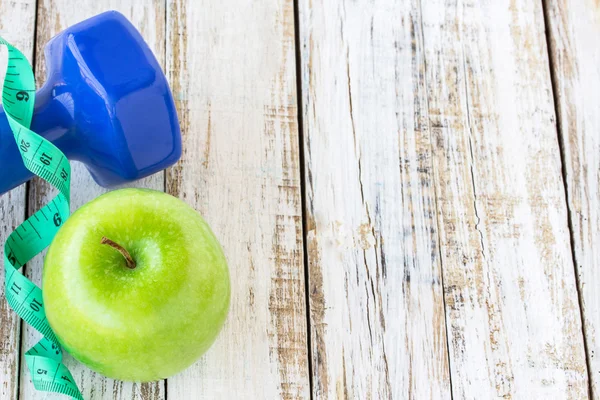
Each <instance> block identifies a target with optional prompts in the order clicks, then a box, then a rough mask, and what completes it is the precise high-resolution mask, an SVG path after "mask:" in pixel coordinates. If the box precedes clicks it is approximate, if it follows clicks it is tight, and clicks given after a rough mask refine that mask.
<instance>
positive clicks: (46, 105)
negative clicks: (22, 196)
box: [0, 82, 77, 194]
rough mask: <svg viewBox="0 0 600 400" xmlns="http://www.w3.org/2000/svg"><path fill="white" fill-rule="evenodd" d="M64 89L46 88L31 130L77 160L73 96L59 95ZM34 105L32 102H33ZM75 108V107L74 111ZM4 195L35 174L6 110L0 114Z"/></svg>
mask: <svg viewBox="0 0 600 400" xmlns="http://www.w3.org/2000/svg"><path fill="white" fill-rule="evenodd" d="M60 88H61V85H55V84H53V83H52V82H46V84H45V85H44V86H43V87H42V88H41V89H40V90H38V91H37V93H36V95H35V108H34V114H33V119H32V120H31V128H30V129H31V130H32V131H34V132H35V133H37V134H39V135H41V136H43V137H44V138H46V139H47V140H49V141H51V142H52V143H54V145H56V146H57V147H58V148H59V149H61V150H62V152H63V153H65V155H66V156H67V157H68V158H69V159H77V149H76V147H77V141H76V140H75V130H74V123H73V118H72V117H71V111H72V110H71V111H70V110H69V105H72V104H73V102H72V101H71V100H72V98H71V96H70V93H59V91H60ZM30 101H31V100H30ZM70 108H72V107H70ZM0 160H2V161H1V164H0V194H3V193H5V192H8V191H9V190H11V189H13V188H15V187H17V186H19V185H21V184H22V183H25V182H27V181H28V180H30V179H31V178H32V177H33V174H32V173H31V172H30V171H29V170H28V169H27V168H25V165H23V161H22V159H21V154H20V153H19V151H18V149H17V142H16V141H15V139H14V136H13V132H12V130H11V128H10V126H9V124H8V120H7V118H6V114H5V113H4V109H2V110H1V111H0Z"/></svg>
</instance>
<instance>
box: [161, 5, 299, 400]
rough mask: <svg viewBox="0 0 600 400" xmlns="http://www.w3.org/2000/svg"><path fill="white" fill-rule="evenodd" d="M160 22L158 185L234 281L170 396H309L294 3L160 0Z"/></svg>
mask: <svg viewBox="0 0 600 400" xmlns="http://www.w3.org/2000/svg"><path fill="white" fill-rule="evenodd" d="M167 26H168V28H167V30H168V42H167V60H168V73H169V79H170V82H171V86H172V89H173V92H174V96H175V98H176V103H177V107H178V110H179V115H180V122H181V127H182V133H183V157H182V160H181V162H180V163H179V164H178V165H177V166H176V167H174V168H172V169H171V170H169V172H168V173H167V190H168V192H169V193H171V194H173V195H175V196H178V197H179V198H181V199H183V200H184V201H186V202H187V203H188V204H190V205H192V206H193V207H195V208H196V209H197V210H198V211H199V212H200V213H201V214H202V215H203V216H204V217H205V218H206V219H207V221H208V222H209V223H210V224H211V226H212V228H213V230H214V232H215V234H216V235H217V237H218V238H219V239H220V240H221V243H222V244H223V248H224V251H225V255H226V256H227V259H228V262H229V267H230V271H231V284H232V301H231V310H230V315H229V318H228V320H227V322H226V324H225V327H224V330H223V332H222V333H221V335H220V336H219V338H218V339H217V342H216V343H215V345H214V346H213V347H212V348H211V350H209V352H208V353H207V354H206V355H205V356H204V357H203V358H201V359H200V361H198V362H197V363H196V364H195V365H194V366H193V367H191V368H189V369H187V370H186V371H184V372H183V373H181V374H180V375H177V376H175V377H174V378H172V379H169V382H168V393H167V395H168V396H167V397H168V398H171V399H216V398H224V399H225V398H243V399H276V398H283V399H300V398H308V397H309V379H308V365H307V364H308V356H307V351H308V345H307V340H306V314H305V296H304V279H303V278H304V271H303V256H302V254H303V251H302V249H303V247H302V246H303V244H302V221H301V218H302V217H301V215H302V210H301V196H300V169H299V168H300V166H299V149H298V124H297V106H296V91H295V82H296V77H295V63H294V14H293V3H292V1H291V0H276V1H268V2H247V1H240V0H223V1H220V2H214V1H211V0H201V1H185V0H169V1H168V16H167Z"/></svg>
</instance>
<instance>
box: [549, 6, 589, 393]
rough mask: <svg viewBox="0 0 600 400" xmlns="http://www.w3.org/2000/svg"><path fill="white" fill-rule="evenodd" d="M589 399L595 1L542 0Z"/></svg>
mask: <svg viewBox="0 0 600 400" xmlns="http://www.w3.org/2000/svg"><path fill="white" fill-rule="evenodd" d="M545 6H546V18H547V21H548V25H549V26H548V29H549V38H550V57H551V61H552V66H553V74H554V84H555V85H554V93H555V99H556V109H557V112H558V122H559V132H560V139H561V144H562V150H563V163H564V169H565V172H566V175H565V177H566V183H567V189H568V200H569V213H570V217H571V227H572V235H573V244H574V254H575V262H576V268H577V274H578V277H579V280H578V284H579V292H580V296H581V307H582V312H583V321H584V332H585V337H586V343H587V357H588V368H589V374H590V383H591V391H592V393H591V394H592V396H591V397H592V398H595V399H598V398H600V338H599V337H598V335H599V334H600V295H599V294H598V287H600V186H599V184H600V112H599V111H600V48H599V47H598V38H599V37H600V2H598V1H597V0H548V1H546V2H545Z"/></svg>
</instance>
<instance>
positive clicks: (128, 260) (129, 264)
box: [100, 237, 136, 269]
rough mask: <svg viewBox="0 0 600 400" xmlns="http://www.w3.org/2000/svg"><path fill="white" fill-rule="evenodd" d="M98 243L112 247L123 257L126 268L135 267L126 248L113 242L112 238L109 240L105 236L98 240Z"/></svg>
mask: <svg viewBox="0 0 600 400" xmlns="http://www.w3.org/2000/svg"><path fill="white" fill-rule="evenodd" d="M100 244H106V245H108V246H110V247H112V248H113V249H115V250H117V251H118V252H119V253H121V254H122V255H123V257H124V258H125V261H126V263H127V268H129V269H135V267H136V265H135V261H134V260H133V258H132V257H131V254H129V252H128V251H127V250H125V248H124V247H123V246H121V245H120V244H118V243H115V242H113V241H112V240H110V239H109V238H107V237H103V238H102V240H101V241H100Z"/></svg>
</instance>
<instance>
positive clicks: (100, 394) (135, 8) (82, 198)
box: [20, 0, 166, 400]
mask: <svg viewBox="0 0 600 400" xmlns="http://www.w3.org/2000/svg"><path fill="white" fill-rule="evenodd" d="M108 10H117V11H120V12H121V13H123V15H125V16H126V17H127V18H129V19H130V21H131V22H132V23H133V24H134V25H135V26H136V27H137V28H138V29H139V30H140V32H141V33H142V36H143V37H144V39H145V40H146V42H147V43H148V45H149V46H150V48H151V49H152V50H153V52H154V54H155V55H156V58H157V59H158V60H159V62H160V63H162V65H164V61H165V32H166V26H165V12H166V10H165V4H164V1H160V0H153V1H150V0H148V1H143V2H140V1H136V0H102V1H98V0H85V1H78V2H77V3H76V4H75V3H73V2H72V1H69V0H39V1H38V12H37V24H38V26H37V41H36V43H37V49H36V60H37V62H36V77H37V80H38V85H40V84H42V83H43V81H44V80H45V75H46V73H45V60H44V57H43V49H44V46H45V45H46V43H47V42H48V40H49V39H50V38H51V37H52V36H54V35H55V34H57V33H58V32H60V31H62V30H63V29H66V28H67V27H69V26H71V25H73V24H75V23H77V22H79V21H82V20H84V19H86V18H89V17H92V16H94V15H97V14H100V13H101V12H104V11H108ZM72 164H73V173H72V191H71V193H72V194H71V198H72V202H71V211H75V210H76V209H77V208H79V207H80V206H82V205H83V204H85V203H87V202H88V201H90V200H92V199H94V198H95V197H97V196H99V195H100V194H102V193H104V192H106V190H105V189H103V188H101V187H99V186H98V185H96V183H94V181H93V179H92V178H91V176H90V175H89V173H88V172H87V170H86V168H85V167H84V166H83V165H82V164H80V163H72ZM129 186H136V187H147V188H153V189H157V190H164V173H158V174H155V175H153V176H151V177H148V178H146V179H144V180H142V181H140V182H136V183H134V184H132V185H129ZM54 195H55V192H54V191H53V190H50V187H49V185H47V184H46V183H45V182H42V181H40V180H37V179H36V181H35V184H33V185H32V186H31V191H30V198H29V199H30V203H29V204H30V209H29V210H28V211H29V213H30V214H31V213H33V212H35V211H36V210H38V209H39V208H40V207H42V206H43V205H45V204H46V203H48V202H49V201H50V200H51V199H52V198H53V197H54ZM42 260H43V259H42V257H41V256H38V257H36V259H35V260H34V261H33V262H31V263H30V264H29V265H28V267H27V272H28V276H29V277H30V278H31V279H32V280H33V281H34V282H36V283H38V284H40V283H41V271H42ZM38 339H39V334H38V333H37V332H35V331H34V330H33V329H31V328H30V327H27V329H25V330H24V333H23V340H24V342H23V348H24V349H25V350H26V349H28V348H29V347H31V346H32V345H34V344H35V343H36V342H37V340H38ZM21 364H22V367H21V374H22V378H21V397H20V398H21V399H33V398H35V399H53V398H55V397H56V395H52V394H44V393H43V392H37V391H36V390H35V388H34V387H33V385H32V384H31V380H30V376H29V372H28V371H27V367H26V365H25V363H24V361H22V363H21ZM65 364H66V365H67V366H68V368H69V369H70V371H71V373H72V374H73V377H74V378H75V380H76V382H77V384H78V386H79V388H80V390H81V391H82V393H83V396H84V398H85V399H86V400H93V399H115V400H117V399H124V398H127V399H164V397H165V391H164V382H163V381H160V382H155V383H150V384H141V385H140V384H137V383H128V382H120V381H114V380H111V379H107V378H104V377H102V376H101V375H100V374H96V373H95V372H93V371H91V370H89V369H88V368H87V367H85V366H83V365H82V364H79V363H78V362H77V361H75V360H74V359H73V358H72V357H70V356H68V355H67V356H66V357H65Z"/></svg>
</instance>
